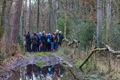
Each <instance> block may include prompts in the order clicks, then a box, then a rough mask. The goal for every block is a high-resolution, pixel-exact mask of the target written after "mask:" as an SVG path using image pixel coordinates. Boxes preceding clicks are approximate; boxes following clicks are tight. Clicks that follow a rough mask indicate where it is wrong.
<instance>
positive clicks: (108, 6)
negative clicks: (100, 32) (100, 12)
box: [106, 0, 111, 43]
mask: <svg viewBox="0 0 120 80" xmlns="http://www.w3.org/2000/svg"><path fill="white" fill-rule="evenodd" d="M106 16H107V18H106V24H107V25H106V43H108V42H109V41H110V36H111V0H106Z"/></svg>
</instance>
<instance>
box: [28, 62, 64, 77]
mask: <svg viewBox="0 0 120 80" xmlns="http://www.w3.org/2000/svg"><path fill="white" fill-rule="evenodd" d="M26 68H27V69H26V77H28V78H29V79H32V78H33V74H34V75H35V77H36V78H38V77H40V78H41V77H44V78H46V77H47V76H50V77H52V78H58V77H61V76H62V75H63V73H64V67H63V66H62V65H61V64H55V65H50V66H44V67H42V68H40V67H38V66H37V65H35V64H29V65H27V66H26Z"/></svg>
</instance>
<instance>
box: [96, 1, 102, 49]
mask: <svg viewBox="0 0 120 80" xmlns="http://www.w3.org/2000/svg"><path fill="white" fill-rule="evenodd" d="M101 38H102V0H97V47H100V43H101V40H102V39H101Z"/></svg>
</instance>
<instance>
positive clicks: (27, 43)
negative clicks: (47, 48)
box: [26, 32, 31, 52]
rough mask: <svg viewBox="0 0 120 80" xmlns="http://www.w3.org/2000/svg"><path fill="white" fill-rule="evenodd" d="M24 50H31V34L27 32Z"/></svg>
mask: <svg viewBox="0 0 120 80" xmlns="http://www.w3.org/2000/svg"><path fill="white" fill-rule="evenodd" d="M26 50H27V52H30V51H31V36H30V33H29V32H28V33H27V35H26Z"/></svg>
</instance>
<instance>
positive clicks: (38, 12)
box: [37, 0, 40, 32]
mask: <svg viewBox="0 0 120 80" xmlns="http://www.w3.org/2000/svg"><path fill="white" fill-rule="evenodd" d="M37 3H38V5H37V8H38V9H37V32H38V31H39V22H40V15H39V14H40V7H39V6H40V0H38V2H37Z"/></svg>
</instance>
